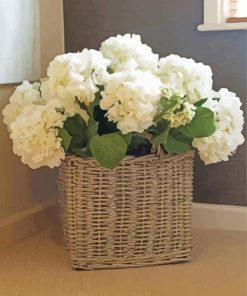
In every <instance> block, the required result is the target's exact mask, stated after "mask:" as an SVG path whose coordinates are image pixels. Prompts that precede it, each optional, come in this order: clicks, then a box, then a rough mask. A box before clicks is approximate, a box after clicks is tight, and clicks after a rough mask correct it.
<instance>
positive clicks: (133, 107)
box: [100, 70, 162, 134]
mask: <svg viewBox="0 0 247 296" xmlns="http://www.w3.org/2000/svg"><path fill="white" fill-rule="evenodd" d="M161 88H162V83H161V81H160V80H159V79H158V78H157V77H156V76H154V75H153V74H152V73H150V72H148V71H147V72H142V71H139V70H135V71H128V72H127V71H126V72H117V73H115V74H112V75H111V77H110V79H109V81H108V83H107V84H106V87H105V90H104V91H103V92H101V94H102V100H101V101H100V107H101V109H103V110H107V114H106V116H107V118H108V120H109V121H113V122H115V123H117V127H118V129H119V130H121V132H122V133H123V134H127V133H129V132H139V133H142V132H143V131H144V130H145V129H147V128H148V127H149V126H151V125H152V124H153V119H154V116H155V115H156V113H157V108H158V105H159V101H160V96H161Z"/></svg>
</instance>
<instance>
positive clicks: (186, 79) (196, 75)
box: [158, 54, 213, 103]
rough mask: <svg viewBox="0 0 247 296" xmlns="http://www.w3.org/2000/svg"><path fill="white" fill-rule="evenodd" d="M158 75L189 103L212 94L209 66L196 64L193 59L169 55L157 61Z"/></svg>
mask: <svg viewBox="0 0 247 296" xmlns="http://www.w3.org/2000/svg"><path fill="white" fill-rule="evenodd" d="M158 75H159V77H160V79H161V81H162V82H163V83H164V84H166V85H167V87H169V88H172V89H173V90H175V91H176V92H178V91H180V95H181V96H187V97H188V100H189V102H190V103H195V102H197V101H199V100H201V99H203V98H207V97H208V95H209V94H210V93H211V92H212V86H213V80H212V75H213V74H212V70H211V68H210V67H209V66H206V65H204V64H202V63H196V62H195V61H194V60H193V59H187V58H182V57H180V56H178V55H173V54H172V55H169V56H168V57H165V58H161V59H160V61H159V70H158Z"/></svg>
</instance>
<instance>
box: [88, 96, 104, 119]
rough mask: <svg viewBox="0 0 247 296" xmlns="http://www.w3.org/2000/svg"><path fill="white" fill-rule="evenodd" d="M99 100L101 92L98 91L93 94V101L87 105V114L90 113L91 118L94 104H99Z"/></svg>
mask: <svg viewBox="0 0 247 296" xmlns="http://www.w3.org/2000/svg"><path fill="white" fill-rule="evenodd" d="M100 100H101V94H100V92H97V93H96V94H95V99H94V101H93V102H92V103H91V104H90V105H89V106H88V107H87V111H88V113H89V115H90V117H91V118H93V114H94V108H95V107H96V106H99V102H100Z"/></svg>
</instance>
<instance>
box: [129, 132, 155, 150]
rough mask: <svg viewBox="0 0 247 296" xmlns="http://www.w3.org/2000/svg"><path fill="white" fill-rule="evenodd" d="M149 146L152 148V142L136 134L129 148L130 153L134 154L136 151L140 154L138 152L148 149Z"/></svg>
mask: <svg viewBox="0 0 247 296" xmlns="http://www.w3.org/2000/svg"><path fill="white" fill-rule="evenodd" d="M148 146H150V142H149V141H148V140H147V139H144V138H143V137H141V136H139V135H138V134H134V135H133V136H132V138H131V141H130V144H129V146H128V153H133V152H134V151H135V152H138V151H137V150H141V148H142V147H148ZM136 154H138V153H136Z"/></svg>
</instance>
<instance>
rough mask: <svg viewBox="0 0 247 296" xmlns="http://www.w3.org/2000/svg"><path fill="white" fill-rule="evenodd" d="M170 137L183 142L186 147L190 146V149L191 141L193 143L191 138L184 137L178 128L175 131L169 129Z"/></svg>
mask: <svg viewBox="0 0 247 296" xmlns="http://www.w3.org/2000/svg"><path fill="white" fill-rule="evenodd" d="M170 135H171V136H172V137H173V138H175V139H176V140H178V141H180V142H183V143H186V144H188V145H190V147H191V148H192V141H193V138H191V137H188V136H185V135H184V134H183V133H182V132H181V131H180V130H179V128H176V129H174V128H173V129H171V130H170Z"/></svg>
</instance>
